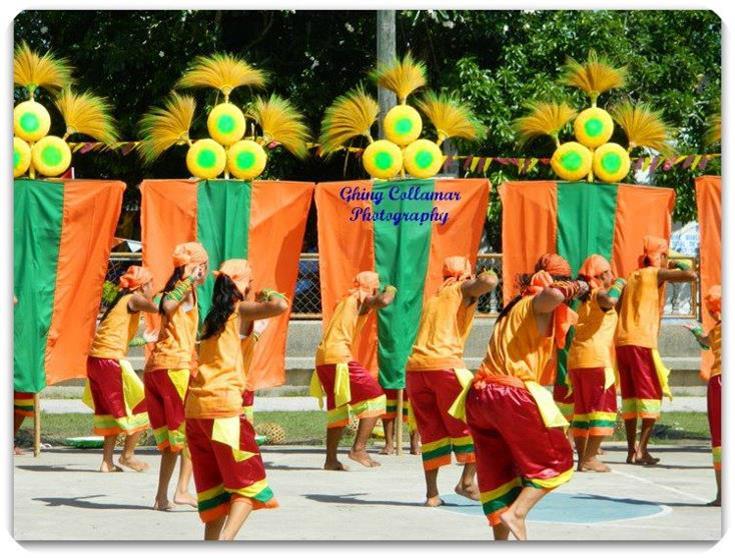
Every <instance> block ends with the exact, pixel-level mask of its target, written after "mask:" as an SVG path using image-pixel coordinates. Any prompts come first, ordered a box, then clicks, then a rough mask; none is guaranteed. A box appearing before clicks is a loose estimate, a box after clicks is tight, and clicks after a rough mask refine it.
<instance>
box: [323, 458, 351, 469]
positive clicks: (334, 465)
mask: <svg viewBox="0 0 735 558" xmlns="http://www.w3.org/2000/svg"><path fill="white" fill-rule="evenodd" d="M324 470H325V471H347V470H348V469H347V467H345V466H344V465H342V462H341V461H337V460H335V461H325V462H324Z"/></svg>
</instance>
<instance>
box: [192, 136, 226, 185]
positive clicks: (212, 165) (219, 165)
mask: <svg viewBox="0 0 735 558" xmlns="http://www.w3.org/2000/svg"><path fill="white" fill-rule="evenodd" d="M226 159H227V158H226V156H225V148H224V147H222V146H221V145H220V144H219V143H217V142H216V141H214V140H213V139H209V138H207V139H201V140H197V141H195V142H194V144H193V145H192V146H191V147H190V148H189V151H187V153H186V168H188V169H189V172H190V173H191V174H192V175H193V176H196V177H197V178H204V179H212V178H217V177H218V176H219V175H220V174H222V173H223V172H224V170H225V162H226Z"/></svg>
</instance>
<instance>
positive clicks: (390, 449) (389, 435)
mask: <svg viewBox="0 0 735 558" xmlns="http://www.w3.org/2000/svg"><path fill="white" fill-rule="evenodd" d="M395 423H396V421H395V419H383V432H384V433H385V445H384V446H383V448H382V449H381V450H380V452H379V453H380V455H392V454H394V453H395V452H396V448H395V443H394V442H393V437H394V436H393V434H394V432H395V427H394V425H395Z"/></svg>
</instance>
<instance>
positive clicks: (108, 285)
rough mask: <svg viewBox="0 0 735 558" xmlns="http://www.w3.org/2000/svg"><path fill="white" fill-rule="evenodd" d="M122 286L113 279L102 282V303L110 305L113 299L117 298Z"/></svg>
mask: <svg viewBox="0 0 735 558" xmlns="http://www.w3.org/2000/svg"><path fill="white" fill-rule="evenodd" d="M119 290H120V288H119V287H118V286H117V285H116V284H115V283H113V282H112V281H107V280H105V282H104V283H103V284H102V305H103V306H105V307H106V306H109V305H110V304H112V301H113V300H115V297H116V296H117V293H118V291H119Z"/></svg>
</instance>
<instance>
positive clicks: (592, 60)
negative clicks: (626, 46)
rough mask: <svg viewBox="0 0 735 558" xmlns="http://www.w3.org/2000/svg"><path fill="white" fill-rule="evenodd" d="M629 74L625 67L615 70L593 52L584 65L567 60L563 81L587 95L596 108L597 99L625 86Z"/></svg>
mask: <svg viewBox="0 0 735 558" xmlns="http://www.w3.org/2000/svg"><path fill="white" fill-rule="evenodd" d="M627 74H628V71H627V69H626V67H625V66H623V67H620V68H614V67H613V66H612V65H611V64H609V63H608V62H607V61H606V60H604V59H601V58H598V57H597V53H596V52H595V51H594V50H591V51H590V52H589V55H588V56H587V61H586V62H584V63H582V64H580V63H579V62H577V61H576V60H574V59H572V58H567V62H566V64H565V65H564V76H563V78H562V81H563V83H565V84H566V85H571V86H572V87H577V88H579V89H581V90H582V91H584V92H585V93H587V95H588V96H589V98H590V100H591V101H592V105H593V106H595V105H596V104H597V97H599V96H600V95H601V94H602V93H604V92H605V91H609V90H610V89H615V88H618V87H622V86H624V85H625V79H626V77H627Z"/></svg>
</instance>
